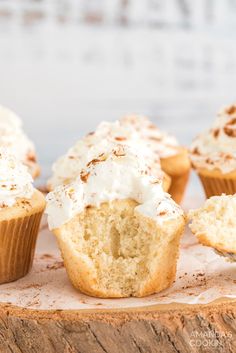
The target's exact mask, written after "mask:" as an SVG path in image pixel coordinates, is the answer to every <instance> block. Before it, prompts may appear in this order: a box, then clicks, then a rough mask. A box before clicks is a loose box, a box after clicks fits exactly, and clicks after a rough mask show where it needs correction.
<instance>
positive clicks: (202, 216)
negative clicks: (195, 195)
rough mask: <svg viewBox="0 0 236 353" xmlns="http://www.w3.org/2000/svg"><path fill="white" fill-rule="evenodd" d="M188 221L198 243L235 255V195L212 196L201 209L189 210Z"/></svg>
mask: <svg viewBox="0 0 236 353" xmlns="http://www.w3.org/2000/svg"><path fill="white" fill-rule="evenodd" d="M188 219H189V220H190V221H191V223H190V225H189V227H190V229H191V230H192V232H193V234H195V235H196V236H197V238H198V240H199V242H200V243H202V244H203V245H206V246H210V247H212V248H214V249H216V250H218V251H219V252H220V253H231V254H236V232H235V229H236V195H233V196H231V195H224V194H223V195H221V196H212V197H211V198H209V199H208V200H206V202H205V204H204V205H203V207H202V208H199V209H197V210H191V211H190V212H189V214H188Z"/></svg>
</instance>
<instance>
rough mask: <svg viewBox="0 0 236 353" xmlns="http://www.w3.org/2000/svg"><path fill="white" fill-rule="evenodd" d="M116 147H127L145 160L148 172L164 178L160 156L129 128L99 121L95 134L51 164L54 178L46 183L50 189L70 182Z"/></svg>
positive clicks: (79, 142) (86, 137) (116, 123)
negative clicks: (87, 166) (94, 161)
mask: <svg viewBox="0 0 236 353" xmlns="http://www.w3.org/2000/svg"><path fill="white" fill-rule="evenodd" d="M117 144H122V145H126V146H129V147H130V148H131V149H132V150H133V152H134V153H135V154H137V155H138V156H139V158H141V159H145V161H146V164H148V166H149V169H150V173H151V172H152V173H153V174H154V175H155V176H157V177H159V178H160V179H163V176H164V173H163V172H162V170H161V166H160V159H159V156H158V155H157V154H156V152H154V151H153V150H152V149H151V148H150V146H149V144H148V143H147V141H145V140H143V139H140V136H139V135H138V133H137V132H136V130H134V129H133V128H132V127H131V126H130V127H124V126H123V125H122V124H121V123H120V122H119V121H115V122H113V123H109V122H102V123H101V124H100V125H99V126H98V128H97V129H96V131H95V132H94V133H90V134H88V135H87V136H85V137H84V138H83V139H82V140H79V141H78V142H77V143H76V144H75V146H73V147H72V148H70V149H69V151H68V152H67V153H66V154H65V155H64V156H62V157H61V158H59V159H58V160H57V161H56V163H54V165H53V168H52V169H53V175H52V177H51V179H49V181H48V186H49V188H50V189H54V188H55V187H56V186H58V185H61V184H68V183H69V182H72V181H73V180H74V179H75V178H76V176H78V175H79V173H80V171H81V169H83V168H85V167H86V164H87V163H88V162H89V161H91V160H92V159H96V158H97V157H98V156H99V155H100V154H101V153H104V152H105V153H106V152H109V151H111V150H112V149H113V148H114V147H115V146H116V145H117Z"/></svg>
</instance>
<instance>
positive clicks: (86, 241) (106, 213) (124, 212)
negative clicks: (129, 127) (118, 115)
mask: <svg viewBox="0 0 236 353" xmlns="http://www.w3.org/2000/svg"><path fill="white" fill-rule="evenodd" d="M46 213H47V214H48V222H49V227H50V229H51V230H52V231H53V233H54V234H55V235H56V238H57V240H58V244H59V247H60V249H61V253H62V256H63V259H64V264H65V267H66V270H67V273H68V275H69V278H70V280H71V281H72V284H73V285H74V286H75V287H76V288H78V289H79V290H80V291H82V292H83V293H86V294H88V295H92V296H95V297H102V298H109V297H110V298H122V297H130V296H134V297H143V296H146V295H150V294H153V293H157V292H159V291H161V290H163V289H165V288H167V287H169V286H170V285H171V284H172V283H173V281H174V278H175V274H176V263H177V259H178V255H179V242H180V237H181V235H182V233H183V230H184V225H185V217H184V214H183V211H182V210H181V208H180V207H179V206H178V205H177V204H176V203H175V202H174V201H173V200H172V199H171V197H170V195H169V194H166V193H165V192H164V191H163V188H162V185H161V181H160V180H159V179H156V178H154V177H152V176H151V175H149V173H148V166H147V165H146V163H145V159H144V157H142V156H137V155H135V154H134V153H133V151H132V150H131V149H130V147H128V146H121V145H117V146H116V147H114V149H113V150H111V151H110V152H108V153H104V154H102V155H101V156H100V157H99V158H97V159H92V160H91V161H90V162H89V163H88V164H87V166H86V167H85V168H84V169H83V170H82V171H81V173H80V175H79V176H78V177H77V179H76V180H74V181H73V182H72V183H70V184H68V185H60V186H58V187H56V188H55V189H54V190H53V191H52V192H50V193H49V194H48V195H47V208H46Z"/></svg>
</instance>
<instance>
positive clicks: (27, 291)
mask: <svg viewBox="0 0 236 353" xmlns="http://www.w3.org/2000/svg"><path fill="white" fill-rule="evenodd" d="M190 242H192V239H191V241H190ZM184 244H185V245H186V243H184ZM227 266H230V264H228V265H227ZM233 266H234V265H233ZM230 269H231V267H230ZM189 276H190V274H189ZM182 277H184V274H181V275H180V276H179V278H177V280H178V281H176V284H175V285H174V286H176V285H178V283H179V282H181V281H183V279H182ZM186 277H188V276H186ZM202 277H203V276H202V274H201V276H200V280H198V279H197V280H196V278H194V281H195V282H196V283H197V284H196V288H195V287H194V288H193V287H191V288H190V290H192V291H196V293H197V294H198V293H199V291H198V286H200V287H201V288H200V291H201V290H203V289H204V290H207V289H208V287H207V286H212V285H213V283H214V282H211V281H210V280H209V281H205V282H206V283H205V282H204V281H202ZM216 277H217V273H216ZM217 278H218V277H217ZM219 278H221V277H219ZM230 278H231V275H230ZM191 281H193V279H192V276H191V279H188V283H192V282H191ZM195 282H194V283H195ZM208 282H209V284H208ZM232 283H233V282H232ZM219 285H221V283H219ZM222 286H223V285H222ZM232 286H233V284H232ZM173 291H174V289H173ZM175 291H176V293H177V294H176V298H179V297H178V295H180V294H179V293H178V287H176V288H175ZM186 291H189V289H188V288H187V289H186V288H184V287H183V293H185V294H184V295H186V293H188V295H189V297H191V296H190V294H191V293H190V292H186ZM170 293H171V292H169V291H167V292H166V291H165V292H164V294H160V295H156V296H151V297H148V298H146V299H139V298H138V299H137V298H136V299H132V298H128V299H124V300H123V299H122V300H119V299H118V300H114V299H113V300H112V299H108V300H101V299H98V298H91V297H88V296H85V295H83V294H81V293H79V292H78V291H76V290H75V289H74V288H73V287H72V286H71V284H70V282H69V280H68V278H67V275H66V273H65V269H64V267H63V262H62V260H61V258H60V254H59V252H58V249H57V246H56V243H55V240H54V238H53V237H52V235H51V234H50V233H49V231H48V230H47V228H46V226H45V223H43V225H42V229H41V232H40V237H39V241H38V245H37V252H36V257H35V261H34V266H33V269H32V271H31V272H30V273H29V274H28V275H27V276H26V277H25V278H23V279H20V280H18V281H16V282H12V283H8V284H4V285H1V286H0V353H28V352H33V353H64V352H65V353H152V352H153V353H158V352H161V353H172V352H173V353H185V352H186V353H189V352H200V353H201V352H204V353H211V352H214V353H218V352H219V353H220V352H224V353H227V352H229V353H233V352H236V299H233V298H218V299H217V300H214V301H212V302H211V303H208V304H185V303H165V300H166V298H168V295H169V299H168V300H170V299H171V295H172V296H173V295H174V292H173V293H171V294H170ZM161 300H164V302H163V303H160V301H161ZM178 300H179V299H178Z"/></svg>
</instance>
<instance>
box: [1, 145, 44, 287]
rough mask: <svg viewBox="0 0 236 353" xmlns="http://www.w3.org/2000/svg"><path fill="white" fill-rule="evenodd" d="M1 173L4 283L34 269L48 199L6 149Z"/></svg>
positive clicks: (2, 275) (2, 158) (2, 152)
mask: <svg viewBox="0 0 236 353" xmlns="http://www.w3.org/2000/svg"><path fill="white" fill-rule="evenodd" d="M0 171H1V172H0V254H1V256H0V283H6V282H10V281H14V280H16V279H18V278H21V277H23V276H25V275H26V274H27V273H28V271H29V270H30V268H31V266H32V261H33V256H34V250H35V243H36V239H37V234H38V230H39V224H40V220H41V217H42V214H43V211H44V208H45V200H44V196H43V195H42V194H41V193H40V192H39V191H37V190H36V189H34V188H33V186H32V177H31V175H30V174H29V173H28V171H27V168H26V166H24V165H23V164H22V163H21V162H19V161H18V160H17V159H16V158H15V157H13V156H12V155H9V154H8V152H7V151H6V150H3V149H1V150H0Z"/></svg>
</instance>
